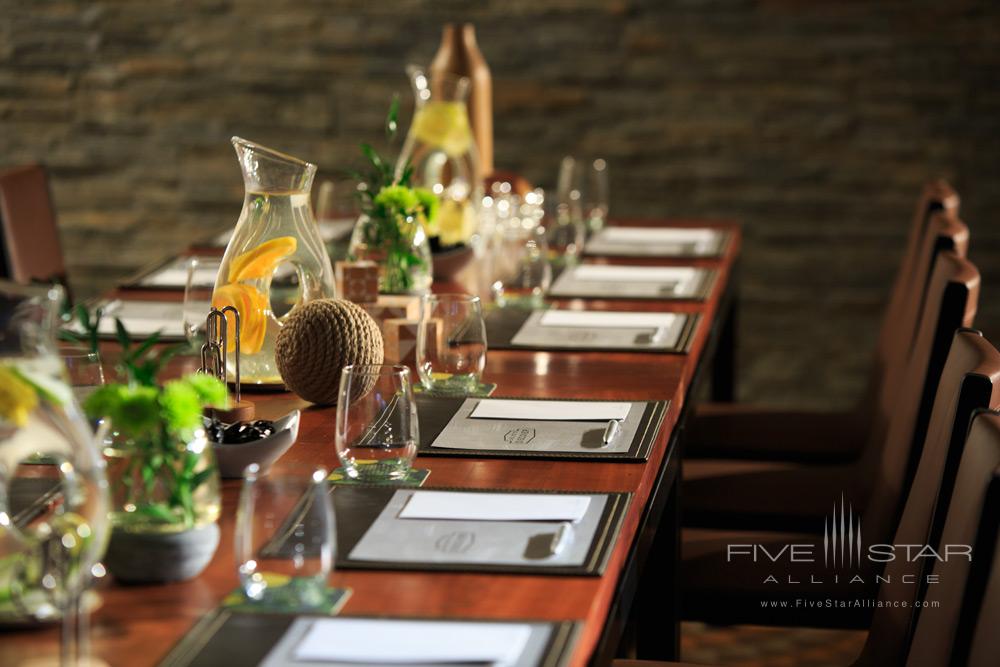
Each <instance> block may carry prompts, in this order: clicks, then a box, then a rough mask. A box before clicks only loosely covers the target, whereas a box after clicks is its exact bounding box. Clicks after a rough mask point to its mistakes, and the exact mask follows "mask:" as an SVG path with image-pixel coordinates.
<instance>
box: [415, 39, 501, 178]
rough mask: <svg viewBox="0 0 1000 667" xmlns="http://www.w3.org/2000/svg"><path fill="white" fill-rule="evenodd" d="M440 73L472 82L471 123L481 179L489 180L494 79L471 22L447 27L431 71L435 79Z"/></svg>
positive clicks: (491, 157)
mask: <svg viewBox="0 0 1000 667" xmlns="http://www.w3.org/2000/svg"><path fill="white" fill-rule="evenodd" d="M439 73H447V74H457V75H459V76H464V77H467V78H468V79H469V122H470V123H471V125H472V135H473V137H475V140H476V148H477V149H478V151H479V165H480V171H481V176H482V177H483V178H486V177H488V176H490V175H491V174H492V173H493V77H492V76H491V75H490V68H489V66H488V65H487V64H486V59H485V58H483V54H482V52H481V51H480V50H479V46H478V45H477V44H476V28H475V26H473V25H472V24H471V23H464V24H462V25H461V26H456V25H455V24H453V23H447V24H445V26H444V30H443V32H442V35H441V46H440V47H439V48H438V52H437V54H435V56H434V60H432V61H431V65H430V68H429V74H430V75H431V77H432V78H433V77H434V75H435V74H439Z"/></svg>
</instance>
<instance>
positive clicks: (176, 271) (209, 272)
mask: <svg viewBox="0 0 1000 667" xmlns="http://www.w3.org/2000/svg"><path fill="white" fill-rule="evenodd" d="M218 273H219V261H218V260H215V261H208V260H206V261H205V262H204V263H202V262H201V261H199V262H198V267H197V268H196V269H195V270H194V275H193V276H192V284H193V285H212V284H214V283H215V276H216V274H218ZM187 279H188V270H187V267H186V266H178V265H176V264H171V265H170V266H166V267H164V268H163V269H161V270H159V271H155V272H154V273H151V274H149V275H148V276H146V277H145V278H143V279H142V280H140V281H139V284H140V285H143V286H145V287H185V286H186V285H187Z"/></svg>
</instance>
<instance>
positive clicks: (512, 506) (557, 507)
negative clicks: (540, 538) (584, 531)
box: [399, 491, 590, 521]
mask: <svg viewBox="0 0 1000 667" xmlns="http://www.w3.org/2000/svg"><path fill="white" fill-rule="evenodd" d="M589 506H590V497H589V496H575V495H563V494H552V495H549V494H539V493H464V492H462V491H415V492H414V493H413V495H412V496H410V499H409V500H408V501H407V502H406V506H405V507H403V509H402V511H401V512H400V513H399V518H400V519H443V520H455V521H579V520H580V519H582V518H583V516H584V515H585V514H586V513H587V507H589Z"/></svg>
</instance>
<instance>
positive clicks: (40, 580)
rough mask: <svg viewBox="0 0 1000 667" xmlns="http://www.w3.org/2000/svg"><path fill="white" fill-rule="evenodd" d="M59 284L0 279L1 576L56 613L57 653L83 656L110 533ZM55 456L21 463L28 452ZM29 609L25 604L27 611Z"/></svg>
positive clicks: (68, 658)
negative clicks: (69, 370)
mask: <svg viewBox="0 0 1000 667" xmlns="http://www.w3.org/2000/svg"><path fill="white" fill-rule="evenodd" d="M61 302H62V290H60V289H59V288H54V287H53V288H27V287H21V286H18V285H13V284H11V283H6V282H0V579H3V580H7V581H16V582H17V583H18V586H17V588H19V589H20V590H23V591H43V594H44V598H45V599H46V600H47V601H48V602H49V603H50V604H51V605H52V606H54V607H55V608H56V609H58V610H59V613H61V615H62V619H63V632H62V641H61V653H60V662H61V663H62V664H63V665H76V664H81V663H86V662H87V661H88V656H87V647H86V642H80V641H79V640H80V638H81V636H83V637H85V632H81V630H82V629H85V628H86V622H85V617H84V612H83V610H82V609H81V604H80V600H81V596H82V594H83V592H84V591H85V590H86V589H87V587H88V586H89V585H90V584H91V583H92V581H93V577H94V576H95V575H98V576H99V575H100V574H101V573H102V571H103V570H102V568H101V567H100V564H99V561H100V559H101V557H102V556H103V555H104V551H105V548H106V547H107V541H108V536H109V532H110V531H109V517H108V510H109V500H108V483H107V479H106V477H105V472H104V460H103V458H102V457H101V455H100V452H99V448H98V447H97V443H96V439H95V437H94V435H93V433H92V432H91V430H90V425H89V424H88V422H87V420H86V418H85V417H84V415H83V412H82V410H81V409H80V406H79V404H78V403H77V400H76V398H75V396H74V394H73V391H72V390H71V388H70V387H69V385H68V383H67V379H66V377H67V376H66V369H65V367H64V365H63V363H62V361H61V360H60V358H59V355H58V352H57V350H56V346H55V342H54V335H53V334H54V331H55V323H56V322H57V315H58V311H59V305H60V303H61ZM40 459H41V460H48V461H53V462H54V463H46V464H34V465H26V464H27V463H28V462H29V461H38V460H40ZM34 611H35V610H33V609H30V608H29V609H28V613H33V612H34Z"/></svg>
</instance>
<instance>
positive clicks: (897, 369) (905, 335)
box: [868, 213, 969, 442]
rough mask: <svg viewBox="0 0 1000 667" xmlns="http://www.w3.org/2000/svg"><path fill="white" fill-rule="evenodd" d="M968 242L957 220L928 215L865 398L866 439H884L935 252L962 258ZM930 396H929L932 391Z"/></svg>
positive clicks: (961, 225)
mask: <svg viewBox="0 0 1000 667" xmlns="http://www.w3.org/2000/svg"><path fill="white" fill-rule="evenodd" d="M968 239H969V228H968V227H966V225H965V223H963V222H962V221H961V220H959V219H958V218H955V217H953V216H950V215H946V214H944V213H934V214H932V215H931V216H930V220H929V222H928V223H927V228H926V234H925V235H924V236H923V238H922V239H921V240H920V243H921V247H920V248H919V250H918V251H917V252H916V253H915V257H914V264H915V266H914V268H913V270H912V272H911V275H910V280H909V284H910V285H911V287H910V288H909V289H908V290H907V291H908V293H907V294H906V296H907V298H906V299H904V300H902V301H901V302H900V303H899V305H898V307H897V308H896V310H895V313H894V314H893V320H894V321H895V322H896V325H895V327H894V330H895V334H894V336H895V338H894V339H893V341H891V345H892V346H893V352H892V355H891V356H890V357H887V358H886V359H885V360H884V361H885V365H884V366H883V368H882V372H881V375H880V380H881V384H880V385H879V386H878V393H877V394H875V395H873V396H869V397H868V398H869V400H871V402H872V403H871V405H872V406H873V408H872V409H873V410H874V414H873V415H871V416H870V425H871V426H870V429H869V436H870V438H871V439H872V440H874V441H876V442H881V441H882V440H884V439H885V437H886V434H887V432H888V430H889V418H890V415H891V414H892V413H893V412H894V411H895V409H896V401H897V399H898V394H899V385H900V384H901V383H902V382H903V381H904V380H905V379H906V374H907V372H908V364H909V362H910V358H911V356H912V350H913V346H914V343H915V342H916V339H917V333H918V331H919V326H920V321H921V317H922V316H923V313H924V309H925V307H926V304H927V293H928V290H929V289H930V279H931V274H932V272H933V269H934V265H935V263H936V262H937V256H938V253H940V252H943V251H945V250H950V251H952V252H954V253H955V254H956V255H958V256H960V257H965V251H964V248H966V247H967V246H968ZM949 340H950V338H949ZM930 395H931V396H933V391H931V392H930Z"/></svg>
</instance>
